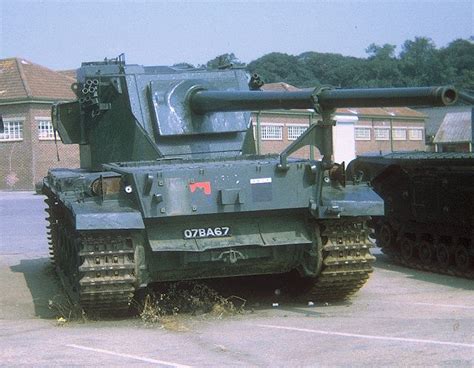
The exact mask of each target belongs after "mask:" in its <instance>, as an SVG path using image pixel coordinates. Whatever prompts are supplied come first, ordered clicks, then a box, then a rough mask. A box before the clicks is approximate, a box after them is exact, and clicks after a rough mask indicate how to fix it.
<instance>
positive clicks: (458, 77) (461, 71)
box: [440, 39, 474, 90]
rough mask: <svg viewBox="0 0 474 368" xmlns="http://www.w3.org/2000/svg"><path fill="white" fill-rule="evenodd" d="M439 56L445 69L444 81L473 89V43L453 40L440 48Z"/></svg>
mask: <svg viewBox="0 0 474 368" xmlns="http://www.w3.org/2000/svg"><path fill="white" fill-rule="evenodd" d="M440 58H441V61H442V63H443V66H444V69H445V83H450V84H454V85H455V86H456V87H458V88H460V89H468V90H474V43H472V42H470V41H467V40H463V39H457V40H454V41H453V42H451V43H450V44H449V45H448V46H447V47H445V48H442V49H441V50H440Z"/></svg>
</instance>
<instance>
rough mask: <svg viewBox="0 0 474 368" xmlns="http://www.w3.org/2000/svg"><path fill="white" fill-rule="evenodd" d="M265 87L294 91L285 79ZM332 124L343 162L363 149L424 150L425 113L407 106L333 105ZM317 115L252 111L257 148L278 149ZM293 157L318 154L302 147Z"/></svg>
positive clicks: (339, 159)
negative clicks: (353, 106)
mask: <svg viewBox="0 0 474 368" xmlns="http://www.w3.org/2000/svg"><path fill="white" fill-rule="evenodd" d="M263 89H265V90H267V91H294V90H298V89H297V88H296V87H294V86H291V85H288V84H286V83H269V84H265V85H264V87H263ZM334 118H335V120H336V121H337V124H336V126H335V128H334V134H333V135H334V142H333V144H334V160H335V161H336V162H342V161H346V163H347V162H348V161H350V160H352V159H353V158H355V156H356V155H358V154H362V153H366V152H379V151H382V152H392V151H414V150H418V151H425V148H426V146H425V132H424V123H425V118H426V116H425V115H424V114H423V113H420V112H417V111H415V110H413V109H410V108H407V107H397V108H349V109H346V108H344V109H337V110H336V113H335V117H334ZM319 119H320V116H319V115H318V114H316V113H315V112H313V111H311V110H281V111H254V112H253V113H252V124H253V126H254V136H255V139H256V145H257V152H259V153H263V154H264V153H279V152H281V151H282V150H283V149H284V148H285V147H287V146H288V145H289V144H291V143H292V142H293V141H294V140H295V139H296V138H298V136H299V135H300V134H302V133H303V132H304V131H305V130H306V129H307V128H308V126H309V125H310V124H313V123H315V122H317V121H318V120H319ZM294 156H295V157H314V158H316V159H318V158H320V156H319V152H317V150H314V152H313V150H312V149H310V148H304V149H301V150H300V151H298V152H296V153H295V154H294Z"/></svg>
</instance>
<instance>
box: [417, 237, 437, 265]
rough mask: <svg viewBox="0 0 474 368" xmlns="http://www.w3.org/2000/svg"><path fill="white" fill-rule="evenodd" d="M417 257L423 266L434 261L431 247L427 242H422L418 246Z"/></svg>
mask: <svg viewBox="0 0 474 368" xmlns="http://www.w3.org/2000/svg"><path fill="white" fill-rule="evenodd" d="M418 257H419V258H420V262H421V263H423V264H424V265H430V264H431V263H432V262H433V259H434V250H433V246H432V245H431V243H430V242H428V241H427V240H422V241H421V242H420V244H419V246H418Z"/></svg>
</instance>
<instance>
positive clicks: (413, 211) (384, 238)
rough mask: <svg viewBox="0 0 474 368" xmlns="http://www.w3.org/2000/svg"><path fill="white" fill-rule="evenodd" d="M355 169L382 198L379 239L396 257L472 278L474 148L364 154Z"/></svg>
mask: <svg viewBox="0 0 474 368" xmlns="http://www.w3.org/2000/svg"><path fill="white" fill-rule="evenodd" d="M351 171H352V172H353V173H354V174H355V175H356V176H357V175H359V176H361V175H362V178H361V179H362V180H370V181H371V184H372V186H373V188H374V190H375V191H376V192H377V193H378V194H379V195H380V196H381V197H382V198H383V199H384V202H385V216H383V217H374V219H373V226H374V228H375V230H376V238H377V245H378V246H379V247H381V248H382V251H383V252H384V253H385V254H387V255H388V256H389V257H390V258H391V259H392V260H394V261H395V262H397V263H399V264H402V265H404V266H408V267H411V268H415V269H420V270H424V271H429V272H435V273H440V274H448V275H453V276H458V277H462V278H467V279H474V212H473V211H472V209H473V208H474V192H473V185H472V183H473V182H474V154H473V153H427V152H408V153H393V154H388V155H384V156H361V157H359V158H358V159H356V160H355V161H353V163H352V164H351Z"/></svg>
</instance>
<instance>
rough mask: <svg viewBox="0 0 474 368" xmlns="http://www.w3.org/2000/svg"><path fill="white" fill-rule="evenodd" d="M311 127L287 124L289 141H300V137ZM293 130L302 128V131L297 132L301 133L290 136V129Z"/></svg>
mask: <svg viewBox="0 0 474 368" xmlns="http://www.w3.org/2000/svg"><path fill="white" fill-rule="evenodd" d="M308 127H309V125H307V124H286V137H287V139H288V140H289V141H295V140H297V139H298V137H299V136H300V135H301V134H303V133H304V132H305V131H306V130H307V129H308ZM292 128H302V129H296V131H299V132H298V133H296V134H295V133H292V134H290V129H292Z"/></svg>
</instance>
